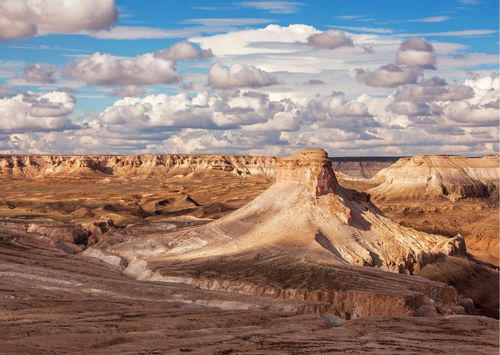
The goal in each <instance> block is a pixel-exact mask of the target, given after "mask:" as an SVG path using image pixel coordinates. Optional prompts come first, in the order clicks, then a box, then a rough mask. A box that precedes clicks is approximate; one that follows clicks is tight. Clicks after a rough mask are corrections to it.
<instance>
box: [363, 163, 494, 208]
mask: <svg viewBox="0 0 500 355" xmlns="http://www.w3.org/2000/svg"><path fill="white" fill-rule="evenodd" d="M499 179H500V164H499V157H498V156H486V157H482V158H466V157H463V156H450V155H421V156H414V157H409V158H401V159H400V160H398V161H397V162H396V163H394V164H393V165H391V166H390V167H387V168H385V169H382V170H381V171H379V172H378V173H377V174H376V175H375V176H374V177H373V178H372V180H371V181H372V182H373V183H376V184H378V186H376V187H375V188H372V189H371V190H370V193H371V194H373V195H376V196H380V197H382V198H385V199H409V200H411V199H422V198H424V199H425V198H447V199H449V200H451V201H456V200H459V199H463V198H468V197H472V198H486V197H489V195H490V193H491V191H493V190H494V189H495V188H496V187H497V186H498V184H499Z"/></svg>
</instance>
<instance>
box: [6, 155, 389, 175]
mask: <svg viewBox="0 0 500 355" xmlns="http://www.w3.org/2000/svg"><path fill="white" fill-rule="evenodd" d="M388 159H389V160H388ZM390 159H391V158H371V157H367V158H352V159H351V160H348V159H347V158H335V159H334V160H332V168H333V170H334V171H336V172H340V173H344V174H347V175H348V176H347V177H348V178H351V179H366V178H371V177H372V176H373V175H375V173H376V172H378V171H379V170H380V169H382V168H384V167H386V166H389V165H390V164H391V163H392V162H393V161H394V160H390ZM276 162H277V158H275V157H265V156H249V155H215V154H206V155H187V154H144V155H90V156H78V155H74V156H71V155H67V156H64V155H61V156H56V155H0V177H2V176H8V177H23V178H44V177H73V178H105V177H110V176H117V177H132V176H133V177H136V178H137V177H138V178H140V177H147V176H151V175H162V174H167V173H168V172H170V171H172V170H175V169H176V168H179V169H187V170H191V171H196V170H203V169H210V170H219V171H227V172H232V173H235V174H238V175H241V176H246V175H267V176H273V175H274V174H275V165H276Z"/></svg>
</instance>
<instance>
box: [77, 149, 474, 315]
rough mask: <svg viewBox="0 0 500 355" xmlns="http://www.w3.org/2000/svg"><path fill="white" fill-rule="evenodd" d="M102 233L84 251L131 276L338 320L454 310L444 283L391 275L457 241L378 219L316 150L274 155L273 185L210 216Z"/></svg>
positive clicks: (460, 249)
mask: <svg viewBox="0 0 500 355" xmlns="http://www.w3.org/2000/svg"><path fill="white" fill-rule="evenodd" d="M110 238H111V237H110ZM110 240H112V238H111V239H108V241H105V240H102V241H100V242H99V243H97V244H96V245H95V246H93V247H91V248H89V249H87V250H86V251H85V254H87V255H89V256H94V257H98V258H101V259H103V260H110V259H111V257H118V259H116V260H117V261H118V262H117V263H116V265H115V266H116V267H117V268H119V269H120V270H122V271H123V272H124V273H125V274H128V275H130V276H133V277H136V278H138V279H147V280H155V281H165V282H181V283H188V284H192V285H195V286H197V287H200V288H207V289H213V290H224V291H229V292H240V293H246V294H253V295H259V296H268V297H279V298H291V299H302V300H311V301H315V302H316V301H324V302H326V306H323V308H322V309H318V310H316V311H320V312H321V311H329V312H333V313H335V314H338V315H340V316H342V317H345V318H349V317H351V316H363V315H396V314H399V315H402V314H405V315H418V314H420V313H422V312H424V311H425V312H427V313H429V312H430V313H435V312H438V313H449V312H451V313H453V312H459V311H460V309H461V308H460V306H459V304H458V296H457V294H456V292H455V291H454V290H453V288H450V287H447V286H444V285H443V284H440V283H432V282H429V281H427V280H424V279H420V278H416V277H412V276H406V275H399V274H398V273H413V272H414V271H416V270H419V269H420V268H422V267H423V266H424V265H426V264H428V263H431V262H433V261H435V260H436V259H438V258H439V257H441V256H444V255H462V254H464V253H465V245H464V243H463V239H462V238H461V237H459V236H457V237H455V238H445V237H441V236H438V235H431V234H426V233H422V232H418V231H415V230H413V229H410V228H405V227H403V226H400V225H398V224H396V223H394V222H392V221H391V220H389V219H388V218H386V217H384V216H383V215H382V214H381V213H380V212H379V211H378V209H377V208H376V207H375V206H374V205H373V204H372V203H371V202H370V197H369V195H368V194H365V193H360V192H356V191H353V190H348V189H344V188H342V187H341V186H339V185H338V183H337V180H336V178H335V174H334V173H333V170H332V167H331V162H330V160H329V159H328V157H327V154H326V152H324V151H322V150H309V151H302V152H299V153H297V154H295V155H293V156H292V157H290V158H284V159H279V160H278V161H277V162H276V183H275V184H274V185H273V186H271V187H270V188H269V189H268V190H266V191H265V192H264V193H262V194H261V195H260V196H259V197H257V198H256V199H255V200H253V201H252V202H250V203H249V204H248V205H246V206H244V207H242V208H240V209H239V210H237V211H234V212H233V213H231V214H229V215H226V216H225V217H222V218H220V219H218V220H216V221H214V222H211V223H208V224H206V225H203V226H199V227H195V228H188V229H184V230H179V231H176V232H172V233H168V234H164V233H157V234H153V235H141V236H140V237H134V236H130V235H128V236H127V238H126V242H123V238H116V240H117V242H116V243H113V242H110ZM361 266H371V267H373V268H362V267H361ZM383 270H387V271H393V272H395V273H388V272H386V271H383ZM372 305H375V306H372ZM422 307H423V308H422Z"/></svg>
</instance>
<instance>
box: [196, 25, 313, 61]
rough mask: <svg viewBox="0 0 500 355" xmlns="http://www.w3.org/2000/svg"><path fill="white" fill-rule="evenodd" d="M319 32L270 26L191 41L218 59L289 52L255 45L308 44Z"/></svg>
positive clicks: (298, 26) (300, 27)
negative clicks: (276, 43)
mask: <svg viewBox="0 0 500 355" xmlns="http://www.w3.org/2000/svg"><path fill="white" fill-rule="evenodd" d="M319 32H320V31H318V30H317V29H315V28H314V27H312V26H307V25H290V26H287V27H281V26H278V25H268V26H266V27H264V28H257V29H248V30H240V31H231V32H228V33H224V34H218V35H213V36H207V37H193V38H190V39H189V41H190V42H193V43H198V44H200V46H201V48H203V49H211V50H212V52H213V53H214V55H215V56H217V57H227V56H232V55H245V54H257V53H282V52H287V50H283V49H282V48H281V47H275V48H272V47H271V48H262V47H259V46H256V45H255V44H258V43H265V42H279V43H289V44H293V43H296V42H300V43H306V42H307V38H309V37H310V36H311V35H313V34H316V33H319ZM288 51H289V50H288Z"/></svg>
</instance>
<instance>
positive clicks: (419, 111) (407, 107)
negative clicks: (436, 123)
mask: <svg viewBox="0 0 500 355" xmlns="http://www.w3.org/2000/svg"><path fill="white" fill-rule="evenodd" d="M387 110H388V111H390V112H393V113H396V114H398V115H404V116H428V115H430V114H431V112H430V107H429V105H428V104H427V103H426V102H392V103H391V104H389V105H388V106H387Z"/></svg>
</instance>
